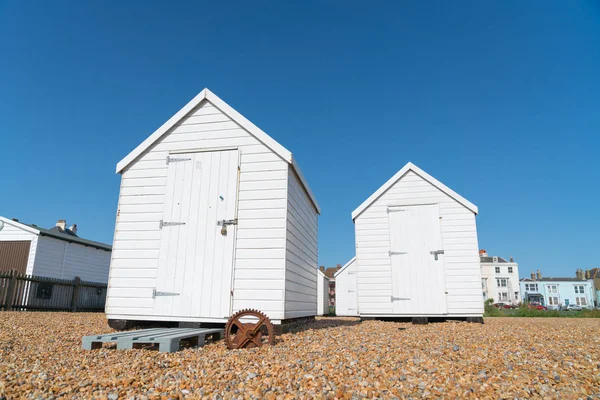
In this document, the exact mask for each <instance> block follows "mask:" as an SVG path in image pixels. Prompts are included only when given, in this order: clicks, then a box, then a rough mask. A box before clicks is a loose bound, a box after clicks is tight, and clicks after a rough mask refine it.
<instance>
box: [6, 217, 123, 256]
mask: <svg viewBox="0 0 600 400" xmlns="http://www.w3.org/2000/svg"><path fill="white" fill-rule="evenodd" d="M0 220H1V221H3V222H4V223H7V224H10V225H12V226H15V227H17V228H20V229H23V230H24V231H27V232H29V233H33V234H34V235H40V236H48V237H52V238H54V239H59V240H63V241H65V242H70V243H78V244H82V245H84V246H90V247H94V248H96V249H100V250H106V251H111V250H112V246H111V245H109V244H106V243H100V242H95V241H93V240H88V239H84V238H81V237H79V236H77V235H75V234H73V233H68V232H70V231H68V230H67V231H68V232H65V231H63V230H62V229H60V228H58V227H54V228H52V229H46V228H41V227H39V226H37V225H34V224H24V223H23V222H19V221H15V220H14V219H8V218H5V217H1V216H0Z"/></svg>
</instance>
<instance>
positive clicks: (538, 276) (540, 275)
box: [537, 269, 542, 281]
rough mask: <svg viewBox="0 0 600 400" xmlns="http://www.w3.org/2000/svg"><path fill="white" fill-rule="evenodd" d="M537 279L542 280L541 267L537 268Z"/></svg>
mask: <svg viewBox="0 0 600 400" xmlns="http://www.w3.org/2000/svg"><path fill="white" fill-rule="evenodd" d="M537 280H538V281H541V280H542V271H540V270H539V269H538V270H537Z"/></svg>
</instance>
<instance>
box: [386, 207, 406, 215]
mask: <svg viewBox="0 0 600 400" xmlns="http://www.w3.org/2000/svg"><path fill="white" fill-rule="evenodd" d="M402 211H406V210H405V209H403V208H388V209H387V213H388V214H389V213H393V212H402Z"/></svg>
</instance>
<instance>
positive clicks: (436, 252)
mask: <svg viewBox="0 0 600 400" xmlns="http://www.w3.org/2000/svg"><path fill="white" fill-rule="evenodd" d="M429 254H431V255H433V256H434V257H435V259H436V260H437V259H438V254H444V250H432V251H430V252H429Z"/></svg>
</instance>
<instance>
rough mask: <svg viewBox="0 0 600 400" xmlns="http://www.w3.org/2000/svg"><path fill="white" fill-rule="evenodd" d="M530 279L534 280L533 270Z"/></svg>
mask: <svg viewBox="0 0 600 400" xmlns="http://www.w3.org/2000/svg"><path fill="white" fill-rule="evenodd" d="M531 279H533V280H534V281H535V272H533V271H531Z"/></svg>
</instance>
